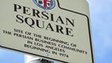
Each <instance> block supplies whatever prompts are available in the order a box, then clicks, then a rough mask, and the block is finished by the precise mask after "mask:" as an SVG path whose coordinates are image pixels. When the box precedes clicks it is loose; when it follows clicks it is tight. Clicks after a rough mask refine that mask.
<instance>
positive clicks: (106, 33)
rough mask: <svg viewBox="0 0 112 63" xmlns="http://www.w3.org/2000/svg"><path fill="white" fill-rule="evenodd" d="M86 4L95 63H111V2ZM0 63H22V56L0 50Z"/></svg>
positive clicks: (89, 0)
mask: <svg viewBox="0 0 112 63" xmlns="http://www.w3.org/2000/svg"><path fill="white" fill-rule="evenodd" d="M88 2H89V7H90V17H91V26H92V27H91V30H92V39H93V48H94V58H95V63H112V29H111V27H112V0H88ZM6 59H7V60H6ZM0 63H24V54H22V53H16V52H12V51H9V50H4V49H0Z"/></svg>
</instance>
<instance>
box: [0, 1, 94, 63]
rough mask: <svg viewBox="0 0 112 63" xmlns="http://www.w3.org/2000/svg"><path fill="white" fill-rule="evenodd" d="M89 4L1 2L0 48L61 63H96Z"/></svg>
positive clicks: (68, 2) (73, 2) (70, 2)
mask: <svg viewBox="0 0 112 63" xmlns="http://www.w3.org/2000/svg"><path fill="white" fill-rule="evenodd" d="M88 16H89V13H88V4H87V2H86V1H85V0H0V47H3V48H7V49H11V50H15V51H19V52H24V53H28V54H32V55H37V56H39V57H43V58H46V59H50V60H54V61H58V62H60V63H94V61H93V52H92V42H91V34H90V24H89V17H88Z"/></svg>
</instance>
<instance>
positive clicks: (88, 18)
mask: <svg viewBox="0 0 112 63" xmlns="http://www.w3.org/2000/svg"><path fill="white" fill-rule="evenodd" d="M56 1H57V5H58V7H59V8H60V9H62V10H65V11H69V12H72V13H75V14H79V15H82V16H85V17H86V18H87V22H88V32H89V39H90V47H91V58H92V63H94V56H93V47H92V39H91V30H90V22H89V21H90V20H89V17H88V16H87V15H86V14H83V13H80V12H77V11H72V10H69V9H66V8H63V7H61V6H60V3H59V0H56ZM0 47H2V48H6V49H10V50H15V51H19V52H23V53H27V54H31V55H35V56H40V57H44V58H48V59H52V60H56V61H60V62H63V63H69V62H65V61H62V60H58V59H54V58H49V57H45V56H42V55H38V54H34V53H29V52H25V51H21V50H17V49H14V48H10V47H5V46H2V45H0Z"/></svg>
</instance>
